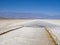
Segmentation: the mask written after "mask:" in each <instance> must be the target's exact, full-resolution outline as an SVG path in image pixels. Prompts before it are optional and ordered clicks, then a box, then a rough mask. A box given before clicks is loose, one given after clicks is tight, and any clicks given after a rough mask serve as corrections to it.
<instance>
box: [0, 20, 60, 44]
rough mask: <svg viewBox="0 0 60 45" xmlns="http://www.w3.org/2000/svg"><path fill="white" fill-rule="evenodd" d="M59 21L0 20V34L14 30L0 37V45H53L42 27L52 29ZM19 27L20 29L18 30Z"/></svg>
mask: <svg viewBox="0 0 60 45" xmlns="http://www.w3.org/2000/svg"><path fill="white" fill-rule="evenodd" d="M59 21H60V20H40V19H38V20H37V19H36V20H35V19H34V20H20V19H19V20H18V19H12V20H0V23H1V24H0V33H3V32H6V31H9V30H11V29H13V28H14V30H13V31H11V32H8V33H6V34H3V35H1V36H0V45H55V44H54V42H53V40H52V39H51V37H50V36H49V34H48V32H46V30H45V29H44V28H42V27H45V26H48V27H53V28H54V27H56V25H57V26H58V25H59V24H60V23H59ZM50 23H51V24H50ZM52 24H54V25H52ZM55 24H56V25H55ZM21 26H22V28H20V27H21ZM59 26H60V25H59ZM59 26H58V27H59ZM15 28H18V29H15ZM52 30H53V29H52Z"/></svg>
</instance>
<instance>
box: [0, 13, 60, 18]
mask: <svg viewBox="0 0 60 45" xmlns="http://www.w3.org/2000/svg"><path fill="white" fill-rule="evenodd" d="M1 18H17V19H21V18H23V19H24V18H26V19H60V15H53V16H51V15H47V14H42V13H39V14H37V13H35V14H34V13H14V12H0V19H1Z"/></svg>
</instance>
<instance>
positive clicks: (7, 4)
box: [0, 0, 60, 15]
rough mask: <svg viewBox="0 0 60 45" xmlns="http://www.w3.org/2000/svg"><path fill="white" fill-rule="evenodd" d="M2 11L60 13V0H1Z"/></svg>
mask: <svg viewBox="0 0 60 45" xmlns="http://www.w3.org/2000/svg"><path fill="white" fill-rule="evenodd" d="M0 12H26V13H44V14H49V15H55V14H56V15H60V0H0Z"/></svg>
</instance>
